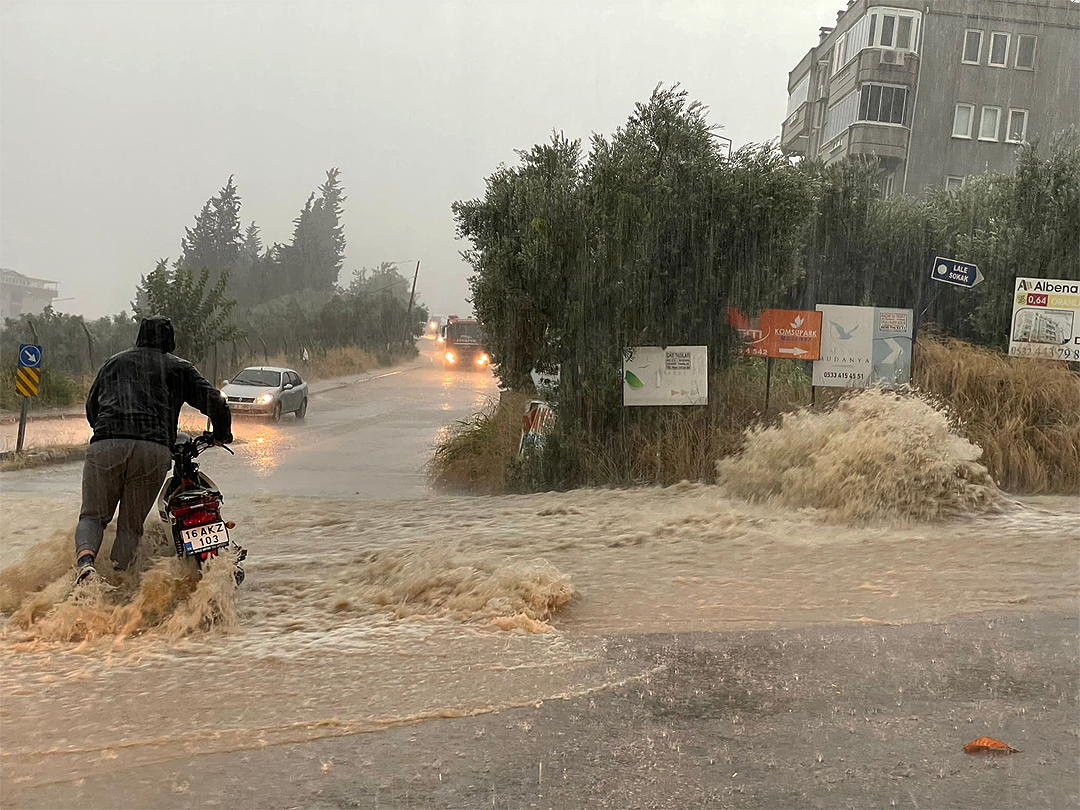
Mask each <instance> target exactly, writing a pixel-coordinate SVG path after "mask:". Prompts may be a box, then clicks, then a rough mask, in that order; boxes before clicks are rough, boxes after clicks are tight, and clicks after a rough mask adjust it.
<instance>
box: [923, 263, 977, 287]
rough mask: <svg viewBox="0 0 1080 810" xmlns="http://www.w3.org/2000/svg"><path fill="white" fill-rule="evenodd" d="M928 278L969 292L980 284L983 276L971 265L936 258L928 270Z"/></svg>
mask: <svg viewBox="0 0 1080 810" xmlns="http://www.w3.org/2000/svg"><path fill="white" fill-rule="evenodd" d="M930 278H932V279H933V280H934V281H940V282H941V283H942V284H952V285H954V286H957V287H966V288H967V289H969V290H970V289H971V288H972V287H974V286H975V285H976V284H980V283H981V282H982V281H983V279H984V278H985V276H983V274H982V273H981V272H979V268H978V267H976V266H975V265H973V264H968V263H967V262H961V261H957V260H956V259H946V258H944V257H942V256H937V257H935V258H934V265H933V267H932V268H930Z"/></svg>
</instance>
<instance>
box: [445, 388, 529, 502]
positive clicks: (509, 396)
mask: <svg viewBox="0 0 1080 810" xmlns="http://www.w3.org/2000/svg"><path fill="white" fill-rule="evenodd" d="M526 402H527V397H526V396H525V395H524V394H514V393H505V394H503V396H502V397H501V398H500V399H499V400H498V401H496V402H492V403H491V404H490V405H488V406H487V407H486V408H484V409H483V410H482V411H480V412H478V413H475V414H473V415H472V416H471V417H469V418H468V419H463V420H460V421H458V422H455V423H454V424H453V425H451V426H449V427H447V428H445V429H444V430H443V433H442V435H441V436H440V437H439V439H438V441H437V442H436V445H435V454H434V456H432V458H431V460H430V461H429V462H428V465H427V476H428V481H429V482H430V483H431V485H432V486H433V487H435V488H436V489H438V490H441V491H443V492H470V493H474V494H477V495H497V494H500V493H503V492H506V491H507V489H508V481H507V476H508V474H509V471H510V467H511V463H512V462H513V460H514V458H515V457H516V456H517V450H518V443H519V441H520V439H521V428H522V417H523V415H524V413H525V403H526Z"/></svg>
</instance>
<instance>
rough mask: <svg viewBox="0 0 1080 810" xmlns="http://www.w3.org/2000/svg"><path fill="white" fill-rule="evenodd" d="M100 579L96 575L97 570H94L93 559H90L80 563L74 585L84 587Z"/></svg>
mask: <svg viewBox="0 0 1080 810" xmlns="http://www.w3.org/2000/svg"><path fill="white" fill-rule="evenodd" d="M100 579H101V577H100V576H99V575H98V572H97V569H96V568H94V559H93V557H91V558H90V559H88V560H86V561H80V563H79V573H78V574H76V576H75V584H76V585H84V584H87V583H90V582H96V581H98V580H100Z"/></svg>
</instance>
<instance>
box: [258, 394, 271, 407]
mask: <svg viewBox="0 0 1080 810" xmlns="http://www.w3.org/2000/svg"><path fill="white" fill-rule="evenodd" d="M255 401H256V402H257V403H259V404H260V405H265V404H266V403H267V402H273V401H274V395H273V394H263V395H262V396H261V397H259V398H258V399H256V400H255Z"/></svg>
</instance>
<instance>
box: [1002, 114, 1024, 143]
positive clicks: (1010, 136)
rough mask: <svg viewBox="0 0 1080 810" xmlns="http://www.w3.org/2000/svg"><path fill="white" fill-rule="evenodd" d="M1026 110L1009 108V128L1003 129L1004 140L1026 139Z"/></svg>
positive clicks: (1010, 141)
mask: <svg viewBox="0 0 1080 810" xmlns="http://www.w3.org/2000/svg"><path fill="white" fill-rule="evenodd" d="M1027 122H1028V111H1027V110H1009V128H1008V129H1007V130H1006V131H1005V140H1006V141H1008V142H1009V143H1023V142H1024V141H1026V140H1027Z"/></svg>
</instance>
